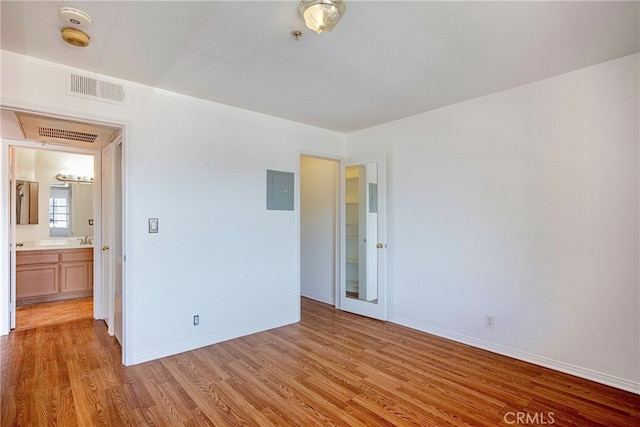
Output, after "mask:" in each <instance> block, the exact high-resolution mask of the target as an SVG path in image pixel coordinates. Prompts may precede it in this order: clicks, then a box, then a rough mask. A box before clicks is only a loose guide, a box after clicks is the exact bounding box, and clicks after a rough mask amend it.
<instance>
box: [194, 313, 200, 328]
mask: <svg viewBox="0 0 640 427" xmlns="http://www.w3.org/2000/svg"><path fill="white" fill-rule="evenodd" d="M199 324H200V316H199V315H197V314H196V315H195V316H193V326H198V325H199Z"/></svg>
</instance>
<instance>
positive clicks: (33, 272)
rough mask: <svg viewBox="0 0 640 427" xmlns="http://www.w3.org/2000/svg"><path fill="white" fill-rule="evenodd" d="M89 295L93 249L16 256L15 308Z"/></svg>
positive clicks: (23, 251)
mask: <svg viewBox="0 0 640 427" xmlns="http://www.w3.org/2000/svg"><path fill="white" fill-rule="evenodd" d="M92 295H93V247H90V246H87V247H73V248H69V249H67V248H64V249H59V248H56V249H44V250H42V249H40V250H37V249H34V250H19V251H17V252H16V304H17V305H27V304H35V303H40V302H50V301H57V300H63V299H71V298H81V297H87V296H92Z"/></svg>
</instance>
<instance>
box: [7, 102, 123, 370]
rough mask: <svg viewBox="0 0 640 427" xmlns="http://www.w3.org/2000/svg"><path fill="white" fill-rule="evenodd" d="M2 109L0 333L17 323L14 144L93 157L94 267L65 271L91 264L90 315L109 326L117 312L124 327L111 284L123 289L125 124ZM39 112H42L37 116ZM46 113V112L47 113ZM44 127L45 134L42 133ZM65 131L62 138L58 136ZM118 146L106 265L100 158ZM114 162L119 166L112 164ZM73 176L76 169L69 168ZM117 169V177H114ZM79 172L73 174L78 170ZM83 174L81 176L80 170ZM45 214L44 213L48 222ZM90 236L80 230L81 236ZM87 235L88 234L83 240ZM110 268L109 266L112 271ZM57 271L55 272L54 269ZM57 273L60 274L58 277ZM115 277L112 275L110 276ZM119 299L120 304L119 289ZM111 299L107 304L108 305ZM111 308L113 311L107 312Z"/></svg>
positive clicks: (112, 186) (21, 146)
mask: <svg viewBox="0 0 640 427" xmlns="http://www.w3.org/2000/svg"><path fill="white" fill-rule="evenodd" d="M0 113H1V114H2V123H3V126H2V135H1V136H2V150H1V151H0V171H1V172H2V178H1V180H2V182H3V183H4V184H3V186H2V187H3V188H2V189H0V199H1V202H0V203H1V204H2V209H3V211H4V212H5V214H4V215H2V216H1V217H0V218H1V220H0V222H1V225H0V238H1V240H2V242H5V243H7V244H6V245H4V244H3V245H2V247H0V271H2V272H4V274H2V275H1V276H0V302H2V304H0V316H1V318H0V334H7V333H9V331H10V329H11V328H12V327H13V326H14V325H15V312H16V310H15V308H16V307H15V303H16V294H15V279H16V252H17V251H16V250H15V249H16V246H15V244H16V243H19V242H18V240H17V239H16V230H15V228H16V224H17V223H16V213H15V210H14V209H13V207H14V206H15V190H14V189H12V187H13V185H10V183H12V182H13V181H15V171H14V167H13V164H14V161H15V154H14V151H15V150H16V149H17V148H32V149H40V150H47V151H54V152H72V153H81V154H86V155H90V156H93V159H94V160H93V162H94V171H95V175H94V182H95V188H96V189H97V190H96V195H95V197H94V201H93V206H94V219H93V225H94V228H95V232H94V236H93V241H92V242H91V243H93V246H94V250H93V255H94V257H93V264H92V265H93V266H92V267H91V265H90V264H88V263H87V264H86V265H85V267H86V268H85V270H83V269H82V267H80V268H77V269H75V270H69V273H70V274H71V275H73V274H76V275H78V274H79V275H82V274H83V273H82V271H86V269H90V270H92V271H93V279H94V289H95V291H94V292H93V295H92V297H93V299H94V304H93V309H92V317H93V318H95V319H105V321H106V322H107V326H109V323H111V324H113V323H115V320H114V316H118V315H120V319H119V324H120V327H121V329H122V330H123V329H124V319H123V318H122V312H123V310H122V308H121V307H120V308H119V309H115V308H114V307H113V303H114V301H115V300H116V296H115V295H113V296H111V295H112V294H115V292H116V290H115V284H114V283H113V280H120V288H119V289H122V285H123V281H122V277H123V271H122V270H123V268H124V266H123V263H122V262H120V263H119V266H120V268H119V269H118V267H117V266H116V256H120V257H121V259H123V258H124V256H123V255H122V254H123V249H122V246H123V245H124V240H123V229H124V221H123V218H122V215H123V200H122V198H123V189H122V188H123V186H124V179H123V177H122V176H121V175H122V174H123V171H122V169H121V165H122V162H123V161H124V160H123V157H124V156H123V149H122V143H123V138H124V132H125V130H126V129H125V124H124V123H120V124H115V123H109V122H98V121H94V120H92V119H82V121H81V120H76V119H73V118H70V117H60V116H57V115H55V114H54V113H50V114H49V113H35V112H33V111H26V110H24V109H20V108H15V109H14V108H12V107H4V108H2V110H1V111H0ZM41 114H43V115H41ZM45 114H46V115H45ZM42 129H44V130H45V131H46V132H45V133H42V134H41V133H40V131H41V130H42ZM61 136H63V138H61ZM108 146H112V147H113V146H117V148H116V149H115V150H113V151H114V152H115V153H116V154H115V156H114V162H113V163H114V167H113V171H112V175H111V176H112V181H111V183H112V185H111V189H112V193H109V195H108V196H109V198H110V200H112V201H113V204H112V206H113V211H112V212H113V214H112V217H111V219H112V224H113V227H114V228H113V229H112V232H111V236H113V240H112V241H111V242H109V244H110V245H111V248H112V249H113V248H114V247H115V249H116V250H113V251H112V254H113V255H112V256H111V257H107V259H108V260H109V262H108V263H107V264H106V265H105V263H104V261H103V260H104V258H105V257H103V256H102V247H103V245H104V243H103V240H102V239H103V236H102V233H101V231H102V224H103V222H102V221H103V212H102V209H101V204H102V200H103V199H104V198H106V197H107V194H105V190H104V188H103V187H102V181H103V179H102V173H101V169H102V159H103V157H104V152H105V147H108ZM115 163H117V165H116V164H115ZM71 174H73V175H76V174H74V173H71ZM116 174H117V176H115V175H116ZM76 177H77V175H76ZM81 178H82V179H84V176H83V175H81ZM47 204H48V201H47V202H46V203H45V207H46V208H47V210H48V208H49V207H48V206H46V205H47ZM48 220H49V218H45V222H47V221H48ZM85 236H86V237H87V238H88V237H89V236H88V235H86V234H85V235H84V236H83V238H84V237H85ZM84 240H86V239H84ZM105 267H110V268H112V269H113V270H115V273H114V274H112V275H111V276H110V277H111V278H112V279H111V282H108V283H107V282H105V281H104V278H103V274H102V272H103V269H104V268H105ZM113 270H111V271H113ZM53 274H54V276H55V273H53ZM58 277H61V276H58ZM114 278H115V279H114ZM119 301H120V302H121V303H123V301H122V297H121V294H120V297H119ZM110 304H111V305H110ZM109 313H114V315H111V316H109ZM119 332H120V333H119V334H116V336H117V338H118V341H120V343H121V345H122V350H123V352H122V354H123V362H124V360H125V359H126V350H125V346H124V339H123V335H124V334H123V333H122V331H119Z"/></svg>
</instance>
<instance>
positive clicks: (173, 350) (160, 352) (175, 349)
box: [129, 316, 300, 365]
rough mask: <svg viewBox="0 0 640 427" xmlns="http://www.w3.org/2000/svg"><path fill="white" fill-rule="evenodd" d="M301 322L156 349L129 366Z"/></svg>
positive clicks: (295, 318)
mask: <svg viewBox="0 0 640 427" xmlns="http://www.w3.org/2000/svg"><path fill="white" fill-rule="evenodd" d="M299 321H300V318H299V317H298V316H291V317H287V318H284V319H279V320H278V321H275V322H268V323H262V324H259V325H251V326H249V327H246V328H241V329H235V330H232V331H227V332H225V333H222V334H216V335H209V336H205V337H202V338H200V339H197V340H192V341H188V342H183V343H179V344H176V345H171V346H167V347H162V348H158V349H155V350H153V351H148V352H143V353H140V354H136V355H134V356H133V358H132V361H131V363H129V365H137V364H138V363H144V362H148V361H150V360H155V359H160V358H162V357H167V356H173V355H174V354H179V353H184V352H185V351H190V350H195V349H197V348H201V347H206V346H208V345H213V344H217V343H220V342H223V341H228V340H231V339H234V338H240V337H244V336H246V335H251V334H255V333H258V332H263V331H266V330H269V329H274V328H279V327H281V326H285V325H290V324H292V323H297V322H299Z"/></svg>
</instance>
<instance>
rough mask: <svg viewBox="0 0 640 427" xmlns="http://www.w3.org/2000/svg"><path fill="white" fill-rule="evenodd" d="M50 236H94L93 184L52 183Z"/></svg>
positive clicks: (50, 190) (50, 193)
mask: <svg viewBox="0 0 640 427" xmlns="http://www.w3.org/2000/svg"><path fill="white" fill-rule="evenodd" d="M49 236H50V237H73V236H80V237H82V236H93V184H88V183H76V182H59V181H54V182H51V183H50V186H49Z"/></svg>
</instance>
